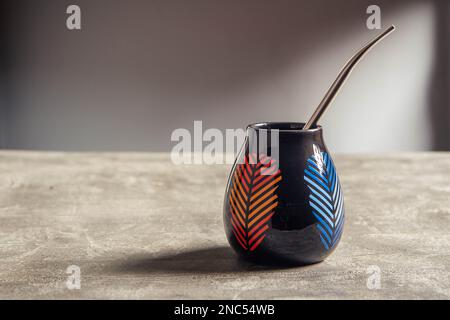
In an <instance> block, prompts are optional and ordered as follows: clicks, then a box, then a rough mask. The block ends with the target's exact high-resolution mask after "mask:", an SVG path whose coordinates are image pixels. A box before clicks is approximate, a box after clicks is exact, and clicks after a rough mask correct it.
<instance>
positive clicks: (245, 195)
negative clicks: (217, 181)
mask: <svg viewBox="0 0 450 320" xmlns="http://www.w3.org/2000/svg"><path fill="white" fill-rule="evenodd" d="M258 160H259V161H258ZM274 161H275V160H273V159H271V158H270V157H268V156H264V155H263V156H260V157H259V159H257V156H256V154H250V155H246V156H245V163H243V164H238V165H237V166H236V170H235V172H234V175H233V182H232V183H233V184H232V188H231V190H230V196H229V199H230V213H231V224H232V226H233V233H234V236H235V237H236V240H237V242H238V243H239V244H240V245H241V247H242V248H243V249H244V250H249V251H253V250H255V249H256V248H257V247H258V246H259V245H260V244H261V242H262V241H263V240H264V238H265V237H266V234H265V233H266V231H267V230H268V229H269V225H268V223H269V220H270V218H271V217H272V215H273V214H274V210H275V208H276V207H277V206H278V195H277V194H276V192H275V191H276V190H277V189H278V186H279V183H280V181H281V172H280V170H279V169H278V168H277V166H274V165H273V163H274Z"/></svg>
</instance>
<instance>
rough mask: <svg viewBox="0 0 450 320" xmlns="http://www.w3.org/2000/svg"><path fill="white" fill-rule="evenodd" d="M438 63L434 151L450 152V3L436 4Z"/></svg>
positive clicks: (433, 102)
mask: <svg viewBox="0 0 450 320" xmlns="http://www.w3.org/2000/svg"><path fill="white" fill-rule="evenodd" d="M435 8H436V19H435V23H436V27H435V33H436V38H435V43H436V45H435V46H436V49H435V59H434V68H433V72H432V80H431V82H430V89H429V92H430V99H429V105H430V109H429V110H430V115H431V126H432V128H433V150H450V58H449V57H450V2H449V1H440V0H436V7H435Z"/></svg>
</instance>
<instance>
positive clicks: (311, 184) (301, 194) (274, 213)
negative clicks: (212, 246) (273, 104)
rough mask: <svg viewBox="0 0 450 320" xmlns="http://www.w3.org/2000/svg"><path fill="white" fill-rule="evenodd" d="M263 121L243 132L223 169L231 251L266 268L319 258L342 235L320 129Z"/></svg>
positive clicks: (336, 190) (340, 208) (338, 200)
mask: <svg viewBox="0 0 450 320" xmlns="http://www.w3.org/2000/svg"><path fill="white" fill-rule="evenodd" d="M303 126H304V123H295V122H265V123H256V124H252V125H249V126H248V127H247V133H246V138H245V142H244V145H243V147H242V149H241V151H240V153H239V155H238V156H237V158H236V160H235V163H234V165H233V167H232V169H231V172H230V176H229V179H228V183H227V188H226V193H225V200H224V208H223V218H224V226H225V232H226V235H227V238H228V241H229V243H230V245H231V247H232V248H233V249H234V250H235V251H236V252H237V253H238V254H239V255H240V256H241V257H243V258H244V259H248V260H251V261H253V262H256V263H260V264H270V265H284V264H294V265H304V264H311V263H316V262H320V261H323V260H324V259H325V258H326V257H327V256H328V255H330V254H331V253H332V252H333V251H334V249H335V248H336V246H337V244H338V243H339V240H340V238H341V235H342V230H343V225H344V199H343V194H342V190H341V186H340V183H339V178H338V175H337V173H336V170H335V167H334V164H333V161H332V159H331V157H330V155H329V152H328V149H327V147H326V146H325V143H324V141H323V135H322V127H320V126H318V127H316V128H313V129H310V130H302V128H303Z"/></svg>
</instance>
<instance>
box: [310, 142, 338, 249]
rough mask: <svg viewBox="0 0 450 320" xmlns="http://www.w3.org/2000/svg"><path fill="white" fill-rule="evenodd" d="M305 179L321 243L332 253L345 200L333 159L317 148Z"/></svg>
mask: <svg viewBox="0 0 450 320" xmlns="http://www.w3.org/2000/svg"><path fill="white" fill-rule="evenodd" d="M304 179H305V182H306V184H307V186H308V188H309V190H310V195H309V205H310V207H311V210H312V214H313V215H314V217H315V218H316V219H317V222H318V223H317V225H316V226H317V229H318V230H319V233H320V240H321V241H322V244H323V246H324V247H325V249H326V250H329V249H332V248H333V247H334V246H335V245H336V244H337V243H338V242H339V239H340V237H341V234H342V228H343V225H344V214H345V212H344V211H345V210H344V197H343V194H342V190H341V186H340V183H339V178H338V176H337V173H336V170H335V168H334V165H333V162H332V161H331V158H330V156H329V155H328V154H327V153H326V152H320V150H319V149H318V148H317V147H316V146H314V154H313V155H312V156H311V157H310V158H309V159H308V161H307V167H306V168H305V171H304Z"/></svg>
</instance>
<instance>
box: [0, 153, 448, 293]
mask: <svg viewBox="0 0 450 320" xmlns="http://www.w3.org/2000/svg"><path fill="white" fill-rule="evenodd" d="M335 162H336V167H337V169H338V171H339V173H340V177H341V182H342V186H343V190H344V194H345V200H346V203H345V205H346V215H347V220H346V226H345V230H344V235H343V238H342V241H341V243H340V245H339V246H338V248H337V250H336V251H335V252H334V254H333V255H331V256H330V257H329V258H328V259H327V260H326V261H325V262H322V263H320V264H316V265H312V266H307V267H298V268H279V269H276V268H272V269H267V268H262V267H257V266H253V265H249V264H247V263H244V262H242V261H239V260H238V259H236V257H235V256H234V254H233V252H232V251H231V249H230V248H229V246H228V243H227V241H226V238H225V234H224V231H223V226H222V201H223V196H224V188H225V183H226V179H227V174H228V169H229V166H225V165H223V166H220V165H215V166H206V165H205V166H200V165H190V166H175V165H173V164H171V162H170V161H169V158H168V156H167V155H164V154H145V153H142V154H130V153H122V154H99V153H86V154H81V153H38V152H12V151H2V152H0V172H1V174H0V298H27V299H29V298H69V299H78V298H106V299H109V298H124V299H129V298H137V299H144V298H150V299H156V298H159V299H171V298H191V299H222V298H224V299H266V298H269V299H272V298H273V299H286V298H288V299H289V298H306V299H312V298H326V299H335V298H344V299H349V298H356V299H363V298H375V299H380V298H387V299H392V298H394V299H396V298H413V299H416V298H417V299H418V298H425V299H431V298H437V299H449V298H450V232H449V231H450V153H419V154H400V155H392V156H363V155H360V156H336V157H335ZM71 265H76V266H78V267H79V268H80V271H81V288H80V289H79V290H78V289H72V290H70V289H68V287H67V285H66V281H67V278H68V276H69V275H68V274H66V271H67V268H68V267H69V266H71ZM378 272H379V273H378ZM378 274H379V276H380V277H379V279H380V287H379V288H378V289H377V288H376V287H377V286H376V278H374V277H376V276H377V275H378ZM368 279H369V281H368ZM374 279H375V280H374ZM368 282H369V285H368Z"/></svg>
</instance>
